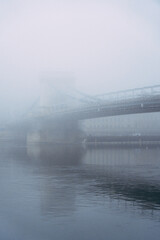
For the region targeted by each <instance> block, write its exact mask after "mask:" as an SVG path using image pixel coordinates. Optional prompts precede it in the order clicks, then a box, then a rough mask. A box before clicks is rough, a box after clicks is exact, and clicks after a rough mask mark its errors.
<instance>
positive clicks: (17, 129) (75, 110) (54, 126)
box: [9, 85, 160, 143]
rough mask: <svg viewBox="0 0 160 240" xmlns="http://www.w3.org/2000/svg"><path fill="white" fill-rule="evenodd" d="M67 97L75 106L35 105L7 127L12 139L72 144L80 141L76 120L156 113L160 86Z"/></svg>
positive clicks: (159, 99)
mask: <svg viewBox="0 0 160 240" xmlns="http://www.w3.org/2000/svg"><path fill="white" fill-rule="evenodd" d="M64 94H65V93H64ZM77 95H78V98H76V96H77ZM80 96H81V98H80ZM67 97H69V98H71V99H72V101H73V102H74V101H76V104H73V105H72V104H70V103H71V101H70V102H69V104H68V105H67V104H66V103H67V101H66V102H62V101H61V102H60V103H59V104H57V103H56V104H54V103H53V104H50V106H49V107H47V106H45V107H44V108H42V107H37V106H36V105H35V106H34V107H33V108H32V110H31V111H29V112H28V113H27V116H24V117H23V118H22V119H21V120H20V121H18V122H15V123H14V124H11V125H10V126H9V129H10V130H9V132H10V133H11V134H10V135H11V136H12V138H14V137H16V138H17V139H19V138H20V139H23V140H24V141H27V142H65V143H66V142H70V143H72V142H76V141H77V140H79V139H82V138H81V129H80V128H79V124H78V123H79V120H86V119H93V118H101V117H109V116H117V115H128V114H138V113H150V112H160V85H157V86H151V87H145V88H138V89H131V90H125V91H119V92H113V93H108V94H103V95H96V96H91V97H90V96H88V95H87V94H81V93H80V92H78V93H76V94H75V92H73V91H72V92H71V91H70V92H67ZM64 99H67V98H66V97H64ZM77 99H78V100H77Z"/></svg>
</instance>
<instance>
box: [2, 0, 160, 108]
mask: <svg viewBox="0 0 160 240" xmlns="http://www.w3.org/2000/svg"><path fill="white" fill-rule="evenodd" d="M159 29H160V2H159V1H156V0H134V1H133V0H112V1H109V0H108V1H107V0H92V1H91V0H85V1H84V0H81V1H78V0H43V1H42V0H0V94H1V105H3V104H2V101H5V102H6V100H7V99H8V102H14V103H16V104H17V105H18V104H20V102H21V101H22V100H25V101H27V99H29V98H30V99H34V96H37V95H38V80H39V78H40V77H41V74H42V73H43V72H47V71H48V72H50V71H71V72H74V74H75V76H76V82H77V88H80V90H81V91H85V92H88V93H93V94H96V93H104V92H108V91H114V90H120V89H127V88H134V87H143V86H147V85H155V84H159V80H160V67H159V63H160V30H159Z"/></svg>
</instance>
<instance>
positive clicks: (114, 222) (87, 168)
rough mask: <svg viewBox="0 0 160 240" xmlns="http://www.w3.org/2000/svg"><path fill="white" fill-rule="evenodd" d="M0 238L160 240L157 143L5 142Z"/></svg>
mask: <svg viewBox="0 0 160 240" xmlns="http://www.w3.org/2000/svg"><path fill="white" fill-rule="evenodd" d="M0 154H1V158H0V176H1V177H0V178H1V181H0V192H1V198H0V222H1V224H0V226H1V227H0V232H1V238H3V239H13V236H14V238H15V239H17V240H19V239H22V238H23V239H28V238H29V239H35V240H36V239H44V238H45V239H53V238H54V239H64V238H65V239H70V238H71V237H74V238H76V239H90V238H92V239H97V237H98V238H100V239H106V237H108V238H109V239H128V237H129V238H130V239H135V238H142V239H151V238H153V236H154V238H153V239H159V224H160V201H159V195H160V186H159V180H160V179H159V170H160V163H159V148H151V149H149V148H148V149H146V148H132V147H130V148H126V147H124V148H123V149H122V148H89V149H86V148H82V147H78V146H77V147H76V146H75V147H73V146H72V147H71V146H66V145H56V146H50V145H44V144H43V145H35V146H34V145H30V146H27V148H26V147H21V148H20V147H18V146H15V145H14V146H13V145H12V146H11V145H6V144H5V146H3V147H2V146H1V149H0Z"/></svg>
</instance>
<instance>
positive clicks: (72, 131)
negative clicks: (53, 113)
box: [26, 119, 81, 144]
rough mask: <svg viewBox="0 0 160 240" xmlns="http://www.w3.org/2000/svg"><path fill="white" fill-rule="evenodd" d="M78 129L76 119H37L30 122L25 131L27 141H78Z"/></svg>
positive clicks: (67, 142) (68, 142)
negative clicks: (27, 129) (28, 127)
mask: <svg viewBox="0 0 160 240" xmlns="http://www.w3.org/2000/svg"><path fill="white" fill-rule="evenodd" d="M80 132H81V131H80V129H79V124H78V121H77V120H72V119H54V120H51V119H45V120H44V119H39V120H38V121H35V122H33V123H32V125H31V127H30V129H29V131H28V132H27V136H26V140H27V144H29V143H66V144H70V143H72V144H73V143H78V142H80V135H81V133H80Z"/></svg>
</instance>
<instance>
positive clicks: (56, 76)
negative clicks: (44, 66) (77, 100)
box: [40, 72, 75, 114]
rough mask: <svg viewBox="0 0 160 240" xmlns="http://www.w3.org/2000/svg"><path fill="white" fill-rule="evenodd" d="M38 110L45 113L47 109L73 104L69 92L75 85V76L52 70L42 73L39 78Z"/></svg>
mask: <svg viewBox="0 0 160 240" xmlns="http://www.w3.org/2000/svg"><path fill="white" fill-rule="evenodd" d="M40 84H41V95H40V111H41V113H43V114H47V113H48V111H51V110H54V109H56V110H58V108H60V109H62V108H66V107H67V106H70V105H72V104H74V102H73V99H72V98H71V97H70V95H69V92H70V91H71V89H73V88H74V87H75V78H74V75H73V74H72V73H68V72H54V73H52V74H51V73H50V74H48V73H47V74H43V76H42V78H41V80H40Z"/></svg>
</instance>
